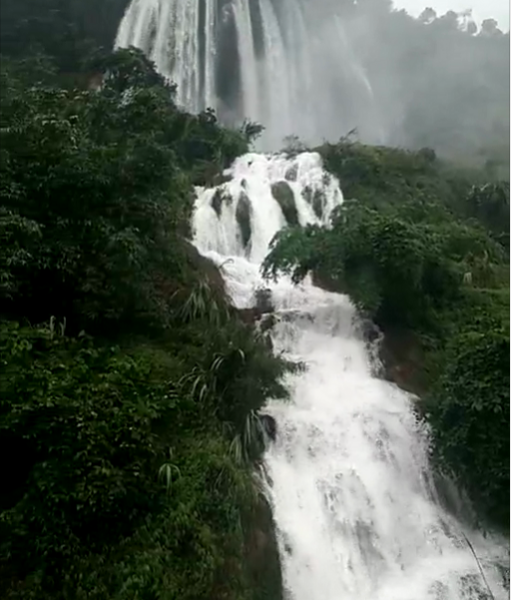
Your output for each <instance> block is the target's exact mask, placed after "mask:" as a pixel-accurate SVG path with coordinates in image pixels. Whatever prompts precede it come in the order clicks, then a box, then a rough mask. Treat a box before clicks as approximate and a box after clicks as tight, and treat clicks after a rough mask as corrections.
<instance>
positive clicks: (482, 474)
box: [426, 329, 509, 529]
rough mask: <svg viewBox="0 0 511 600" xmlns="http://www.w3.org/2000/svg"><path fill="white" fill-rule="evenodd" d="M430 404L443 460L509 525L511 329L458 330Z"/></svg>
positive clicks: (486, 509)
mask: <svg viewBox="0 0 511 600" xmlns="http://www.w3.org/2000/svg"><path fill="white" fill-rule="evenodd" d="M448 356H449V359H448V362H447V367H446V369H445V371H444V373H443V375H442V378H441V380H440V382H439V384H438V386H437V389H436V392H435V394H434V395H433V396H432V398H431V399H430V401H429V402H428V404H427V406H426V410H427V411H428V419H429V421H430V423H431V425H432V427H433V430H434V432H435V440H436V447H437V450H438V456H439V459H440V460H441V464H442V465H443V466H444V467H447V468H448V469H449V470H450V471H451V472H454V474H455V475H456V477H457V478H458V479H459V481H460V483H461V484H462V485H463V486H464V487H466V488H467V490H468V491H469V492H470V494H471V496H472V498H474V499H475V500H476V501H477V502H478V504H479V506H480V508H481V509H482V510H483V515H484V517H485V518H488V519H490V520H491V521H493V522H497V523H499V524H500V525H502V526H503V528H506V529H508V528H509V332H507V333H504V332H502V331H499V330H498V329H493V330H489V331H488V330H487V331H485V332H484V333H478V332H469V333H465V334H462V335H460V336H457V337H456V338H454V340H453V341H452V342H451V344H450V345H449V348H448Z"/></svg>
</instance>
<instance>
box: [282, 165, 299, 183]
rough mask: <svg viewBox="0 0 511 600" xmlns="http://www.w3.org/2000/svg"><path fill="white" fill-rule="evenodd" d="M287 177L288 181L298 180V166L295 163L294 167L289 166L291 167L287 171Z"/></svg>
mask: <svg viewBox="0 0 511 600" xmlns="http://www.w3.org/2000/svg"><path fill="white" fill-rule="evenodd" d="M285 177H286V179H287V180H288V181H296V180H297V178H298V166H297V165H293V166H292V167H289V169H288V170H287V171H286V175H285Z"/></svg>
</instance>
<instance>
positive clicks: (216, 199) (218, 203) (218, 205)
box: [211, 189, 224, 217]
mask: <svg viewBox="0 0 511 600" xmlns="http://www.w3.org/2000/svg"><path fill="white" fill-rule="evenodd" d="M223 201H224V196H223V194H222V190H221V189H218V190H217V191H216V192H215V193H214V195H213V198H212V199H211V206H212V207H213V210H214V211H215V212H216V214H217V217H220V215H221V213H222V204H223Z"/></svg>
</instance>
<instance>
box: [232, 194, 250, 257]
mask: <svg viewBox="0 0 511 600" xmlns="http://www.w3.org/2000/svg"><path fill="white" fill-rule="evenodd" d="M251 217H252V206H251V204H250V199H249V197H248V196H247V195H246V194H245V193H244V192H241V194H240V197H239V200H238V205H237V206H236V221H238V224H239V226H240V231H241V240H242V242H243V246H244V247H245V248H246V247H247V246H248V243H249V242H250V238H251V237H252V226H251V222H250V221H251Z"/></svg>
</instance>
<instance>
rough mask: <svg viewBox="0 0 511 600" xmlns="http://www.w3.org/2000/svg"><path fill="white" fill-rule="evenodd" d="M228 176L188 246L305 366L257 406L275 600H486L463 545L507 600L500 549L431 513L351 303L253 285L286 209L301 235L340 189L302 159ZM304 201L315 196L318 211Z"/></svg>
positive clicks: (419, 453)
mask: <svg viewBox="0 0 511 600" xmlns="http://www.w3.org/2000/svg"><path fill="white" fill-rule="evenodd" d="M228 174H229V175H230V176H231V180H230V181H228V182H227V183H225V184H223V185H222V186H219V187H218V188H216V189H210V190H199V191H198V199H197V205H196V212H195V218H194V227H195V243H196V245H197V247H198V248H199V250H200V251H201V252H203V253H204V254H206V255H208V256H209V257H210V258H212V259H213V260H214V261H215V262H216V263H217V264H218V265H222V272H223V274H224V277H225V281H226V284H227V288H228V290H229V292H230V294H231V296H232V299H233V302H234V303H235V304H236V305H237V306H238V307H240V308H246V307H249V306H251V305H253V304H254V302H255V292H256V290H257V289H259V288H261V287H270V289H271V294H272V302H273V305H274V307H275V311H276V313H275V314H276V316H277V324H276V326H275V327H274V329H273V342H274V348H275V351H276V352H283V353H284V354H285V355H287V356H289V357H291V358H293V359H297V360H301V361H303V362H304V363H305V364H306V366H307V368H306V370H305V371H304V372H303V373H299V374H293V375H291V376H289V378H288V381H287V384H288V385H289V387H290V390H291V392H292V400H291V401H290V402H289V403H280V402H272V401H270V402H269V404H268V407H267V410H268V411H269V412H270V413H271V414H272V416H273V417H274V418H275V420H276V423H277V437H276V441H275V442H274V443H273V444H272V445H271V446H270V448H269V449H268V451H267V453H266V455H265V469H266V472H267V480H268V484H267V492H268V497H269V500H270V502H271V505H272V508H273V513H274V518H275V522H276V527H277V534H278V539H279V545H280V553H281V560H282V565H283V575H284V581H285V586H286V592H287V594H288V595H287V596H286V598H289V600H481V599H482V598H485V599H490V598H491V596H490V595H489V593H488V589H487V587H486V584H485V582H484V580H483V578H482V576H481V573H480V571H479V567H478V564H477V561H476V560H475V558H474V556H473V554H472V552H471V550H470V548H469V546H468V545H467V542H466V538H465V537H464V536H465V535H466V536H467V537H468V538H469V539H470V540H471V542H472V544H473V546H474V548H475V551H476V553H477V555H478V558H479V560H480V563H481V566H482V568H483V570H484V574H485V577H486V579H487V581H488V584H489V586H490V587H491V590H492V592H493V595H494V597H495V599H496V600H504V598H507V597H508V594H507V592H506V591H505V589H504V587H503V583H502V579H501V576H500V572H499V565H507V564H508V548H507V547H506V544H505V543H504V542H502V541H501V540H498V539H496V538H492V537H486V538H484V537H483V536H482V535H481V534H480V533H478V532H476V531H468V530H467V529H465V528H464V527H463V526H462V525H461V524H460V523H458V522H457V521H456V519H455V518H453V517H452V516H450V515H449V514H447V513H446V512H445V511H444V510H443V509H442V507H441V505H440V504H439V502H438V501H437V497H436V493H435V489H434V485H433V483H432V473H431V470H430V467H429V463H428V455H429V442H428V430H427V428H426V426H425V425H424V423H423V422H421V421H420V420H419V419H418V418H417V415H416V413H415V411H414V409H413V402H412V399H411V398H410V396H409V395H408V394H406V393H404V392H403V391H401V390H400V389H398V388H397V387H396V386H394V385H392V384H389V383H388V382H385V381H382V380H380V379H378V378H377V377H376V376H375V375H374V369H373V367H374V365H373V364H372V359H371V356H372V355H373V354H374V353H371V352H370V349H369V348H368V347H367V344H366V343H365V342H364V340H363V338H362V335H361V327H360V323H359V321H358V319H357V314H356V311H355V309H354V307H353V305H352V304H351V302H350V300H349V298H347V297H346V296H342V295H339V294H333V293H328V292H325V291H323V290H321V289H318V288H316V287H313V286H312V285H311V284H310V283H309V282H307V283H305V284H303V285H300V286H293V285H292V284H291V282H290V281H288V280H287V279H285V278H282V279H281V280H279V281H278V282H277V283H274V284H269V283H268V282H265V281H263V280H262V279H261V275H260V263H261V261H262V259H263V258H264V256H265V254H266V252H267V250H268V244H269V242H270V240H271V239H272V238H273V236H274V234H275V233H276V232H277V231H278V230H279V229H280V228H281V227H283V226H284V225H285V223H286V220H289V218H290V215H291V214H294V213H292V212H291V211H290V210H289V207H290V206H291V205H292V206H294V209H295V211H296V218H297V220H298V221H299V222H300V223H301V224H306V223H310V222H322V223H324V224H327V223H328V219H329V215H330V213H331V211H332V210H333V209H334V208H335V207H336V206H337V205H338V204H339V203H341V202H342V193H341V190H340V187H339V182H338V181H337V180H336V179H335V178H333V177H331V176H330V175H328V174H327V173H325V172H324V171H323V169H322V166H321V160H320V157H319V156H318V155H316V154H310V153H306V154H302V155H299V156H297V157H296V158H294V159H288V158H286V157H284V156H270V157H267V156H262V155H256V154H251V155H247V156H244V157H241V158H240V159H238V160H237V161H236V162H235V164H234V165H233V167H232V169H231V170H230V172H229V173H228ZM278 190H280V192H279V193H278V194H277V193H276V192H277V191H278ZM282 190H286V198H287V200H286V202H287V204H285V205H284V204H283V198H284V195H281V194H282ZM311 191H312V192H315V191H319V192H320V194H319V196H320V197H321V199H322V200H321V207H320V210H314V206H313V205H312V204H311V198H313V197H318V194H314V193H311ZM274 194H275V196H274ZM240 207H242V208H240ZM316 209H317V207H316ZM286 213H287V217H286ZM227 258H229V259H231V260H229V261H227V262H226V259H227Z"/></svg>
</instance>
